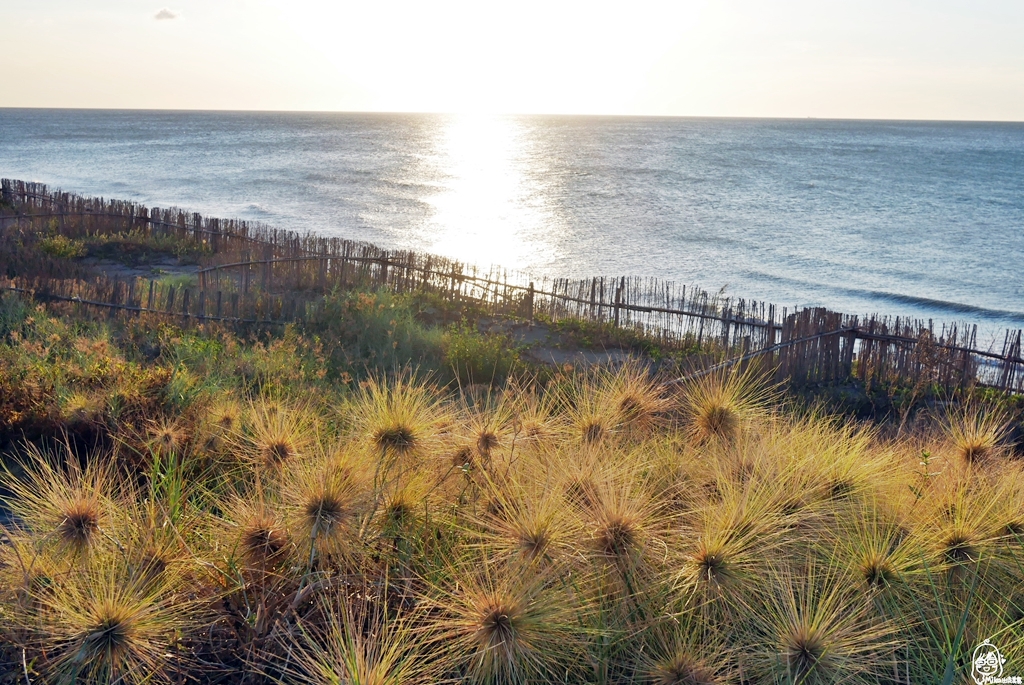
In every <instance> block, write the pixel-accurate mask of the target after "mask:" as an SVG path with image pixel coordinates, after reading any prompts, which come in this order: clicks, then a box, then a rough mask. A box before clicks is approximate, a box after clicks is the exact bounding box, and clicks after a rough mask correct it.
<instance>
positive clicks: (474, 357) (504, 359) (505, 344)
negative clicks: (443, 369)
mask: <svg viewBox="0 0 1024 685" xmlns="http://www.w3.org/2000/svg"><path fill="white" fill-rule="evenodd" d="M509 343H510V341H509V340H508V338H506V337H504V336H496V335H484V334H482V333H480V332H478V331H477V330H476V329H474V328H472V327H471V326H469V325H468V324H466V323H465V322H463V323H462V324H460V325H458V326H454V327H452V328H450V329H449V330H448V331H446V332H445V335H444V360H445V363H446V364H447V365H448V366H449V367H450V368H451V370H452V372H453V373H454V374H455V377H456V378H457V379H458V380H459V382H460V383H461V384H463V385H466V384H469V383H498V382H501V381H504V380H505V379H506V378H508V376H509V374H510V373H512V369H513V368H514V367H515V364H516V362H517V361H518V360H519V354H518V353H517V352H516V351H515V350H514V349H513V348H512V347H511V346H510V344H509Z"/></svg>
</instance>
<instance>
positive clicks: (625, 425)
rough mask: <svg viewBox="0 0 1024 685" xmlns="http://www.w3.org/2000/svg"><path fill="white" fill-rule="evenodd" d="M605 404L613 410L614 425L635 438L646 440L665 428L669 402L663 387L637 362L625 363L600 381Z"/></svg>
mask: <svg viewBox="0 0 1024 685" xmlns="http://www.w3.org/2000/svg"><path fill="white" fill-rule="evenodd" d="M601 385H602V394H603V395H604V397H605V402H606V403H607V404H608V405H610V406H611V407H612V408H614V410H615V412H616V414H617V423H618V425H619V426H621V427H622V429H623V430H624V431H625V432H627V433H629V434H630V435H633V436H635V437H640V438H646V437H650V436H651V433H652V431H654V430H656V429H658V428H661V427H663V426H666V425H667V424H668V420H669V417H668V412H669V410H670V409H672V406H673V401H672V399H671V398H670V397H669V395H668V394H667V390H666V386H664V385H663V384H661V383H659V382H658V380H657V379H656V378H654V377H652V376H651V374H650V372H649V371H648V370H647V369H646V368H644V367H642V366H641V365H640V363H639V362H635V361H634V362H628V363H626V364H623V365H622V367H620V368H619V369H617V370H615V371H610V372H607V375H606V376H605V377H604V378H603V379H602V383H601Z"/></svg>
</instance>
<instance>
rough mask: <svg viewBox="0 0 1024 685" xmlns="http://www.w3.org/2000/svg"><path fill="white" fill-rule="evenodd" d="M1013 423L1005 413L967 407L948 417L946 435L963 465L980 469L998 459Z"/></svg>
mask: <svg viewBox="0 0 1024 685" xmlns="http://www.w3.org/2000/svg"><path fill="white" fill-rule="evenodd" d="M1009 423H1010V422H1009V419H1008V417H1007V416H1006V414H1005V413H1004V412H1001V411H997V410H992V409H987V408H984V407H979V406H974V405H971V404H966V405H963V406H961V407H958V408H957V409H954V410H952V411H950V412H949V413H948V414H947V416H946V431H947V434H948V435H949V439H950V441H951V442H952V446H953V452H954V454H955V455H956V457H957V458H958V459H959V460H960V462H961V463H962V464H965V465H979V464H983V463H985V462H987V461H990V460H991V459H992V458H993V457H995V456H997V455H998V453H999V451H1000V448H1001V447H1002V443H1003V441H1004V439H1005V437H1006V434H1007V431H1008V427H1009Z"/></svg>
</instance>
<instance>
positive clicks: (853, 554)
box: [833, 503, 919, 592]
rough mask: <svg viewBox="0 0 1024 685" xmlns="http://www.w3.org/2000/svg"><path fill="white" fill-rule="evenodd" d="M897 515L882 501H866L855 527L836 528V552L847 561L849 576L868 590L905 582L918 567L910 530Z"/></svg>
mask: <svg viewBox="0 0 1024 685" xmlns="http://www.w3.org/2000/svg"><path fill="white" fill-rule="evenodd" d="M897 516H898V515H897V514H895V513H892V512H890V511H889V507H886V506H883V505H882V504H880V503H865V504H864V506H863V508H862V509H861V510H860V511H858V512H857V514H856V519H855V520H854V521H852V522H851V523H852V526H851V527H850V528H843V529H840V530H839V531H837V533H838V535H839V540H837V541H836V542H837V545H838V548H837V549H836V550H834V552H833V553H834V554H835V555H836V556H840V557H842V558H844V559H845V560H846V562H845V563H847V564H848V572H849V573H850V575H851V576H852V577H853V578H855V579H856V580H857V581H858V582H859V583H860V584H861V587H863V588H864V589H865V590H866V591H868V592H876V591H882V590H886V589H889V588H892V587H893V586H894V585H902V584H904V583H906V582H907V581H908V580H909V579H911V578H912V576H913V574H914V573H915V570H916V567H917V566H918V562H919V555H918V552H917V550H915V549H914V548H913V546H912V543H911V541H910V540H909V536H910V533H909V530H908V528H907V526H906V525H905V524H903V523H901V522H900V521H899V520H898V518H897Z"/></svg>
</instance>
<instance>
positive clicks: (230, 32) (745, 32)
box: [0, 0, 1024, 121]
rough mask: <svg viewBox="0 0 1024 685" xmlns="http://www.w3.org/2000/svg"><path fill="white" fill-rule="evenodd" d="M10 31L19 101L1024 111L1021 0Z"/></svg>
mask: <svg viewBox="0 0 1024 685" xmlns="http://www.w3.org/2000/svg"><path fill="white" fill-rule="evenodd" d="M164 1H167V2H171V4H166V5H163V4H160V3H161V2H164ZM0 36H2V45H3V49H2V50H0V54H2V55H3V61H4V68H3V72H2V74H3V75H2V76H0V84H2V85H0V106H7V107H125V108H176V109H282V110H368V111H442V112H461V111H488V112H546V113H606V114H664V115H710V116H785V117H806V116H814V117H856V118H860V117H867V118H911V119H1003V120H1006V119H1009V120H1018V121H1020V120H1024V0H970V1H966V0H964V1H960V0H920V1H918V0H856V1H851V2H838V1H833V0H726V1H723V2H712V1H710V0H708V1H701V0H676V1H675V2H661V1H655V0H632V1H631V2H618V3H602V2H596V1H595V0H587V1H580V2H575V1H574V2H566V1H558V0H543V1H537V0H517V1H516V2H495V1H492V2H480V1H479V0H478V1H477V2H439V1H433V0H408V1H407V0H383V1H377V2H345V1H324V2H321V1H318V0H157V2H146V1H143V0H0Z"/></svg>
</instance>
